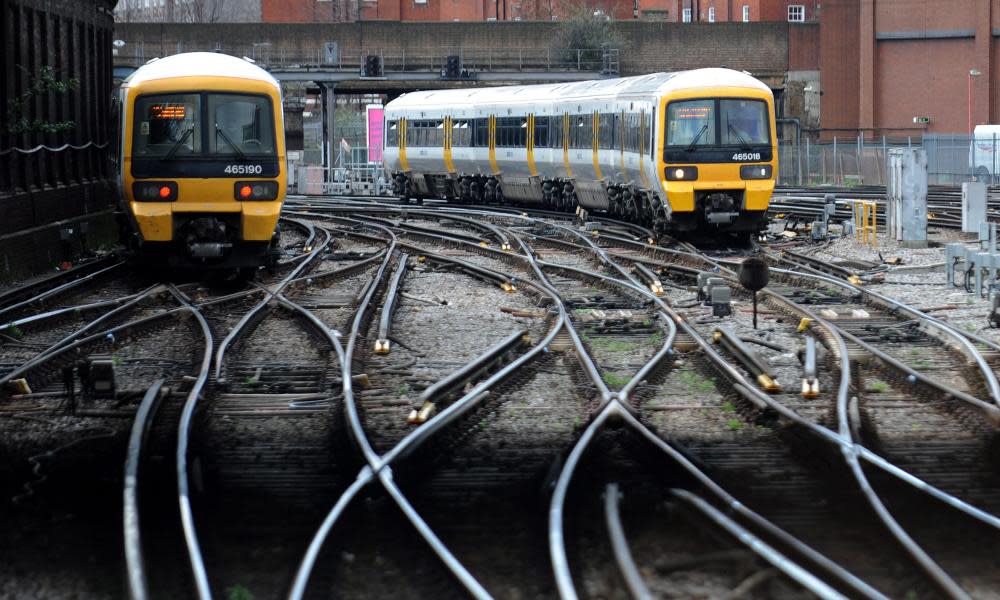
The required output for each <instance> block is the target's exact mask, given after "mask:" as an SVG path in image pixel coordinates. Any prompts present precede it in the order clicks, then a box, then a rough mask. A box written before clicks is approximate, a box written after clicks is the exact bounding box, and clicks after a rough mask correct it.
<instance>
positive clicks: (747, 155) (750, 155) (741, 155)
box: [733, 152, 760, 161]
mask: <svg viewBox="0 0 1000 600" xmlns="http://www.w3.org/2000/svg"><path fill="white" fill-rule="evenodd" d="M733 160H735V161H742V160H760V152H737V153H736V154H734V155H733Z"/></svg>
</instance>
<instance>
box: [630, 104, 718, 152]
mask: <svg viewBox="0 0 1000 600" xmlns="http://www.w3.org/2000/svg"><path fill="white" fill-rule="evenodd" d="M715 121H716V110H715V100H684V101H681V102H671V103H670V104H669V105H668V106H667V142H666V144H667V145H668V146H712V145H715V144H716V143H718V142H717V141H716V125H715ZM647 131H648V129H647Z"/></svg>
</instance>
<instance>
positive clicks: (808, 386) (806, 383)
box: [802, 379, 819, 398]
mask: <svg viewBox="0 0 1000 600" xmlns="http://www.w3.org/2000/svg"><path fill="white" fill-rule="evenodd" d="M802 397H803V398H819V381H817V380H815V379H803V380H802Z"/></svg>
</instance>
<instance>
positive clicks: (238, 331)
mask: <svg viewBox="0 0 1000 600" xmlns="http://www.w3.org/2000/svg"><path fill="white" fill-rule="evenodd" d="M330 239H331V236H330V234H329V233H326V239H325V240H323V241H322V242H321V243H320V244H318V245H317V246H316V247H315V248H314V249H313V250H312V252H310V253H309V254H307V255H306V256H307V257H308V258H306V259H305V260H303V261H302V262H301V264H299V265H298V266H297V267H295V269H293V270H292V272H291V273H289V274H288V275H286V276H285V277H284V278H283V279H282V280H281V281H279V282H278V283H277V284H276V285H275V286H274V289H273V290H270V289H265V290H264V292H265V293H266V294H267V296H266V297H265V298H264V299H263V300H261V301H260V302H259V303H257V304H256V305H255V306H254V307H253V308H251V309H250V310H248V311H247V312H246V313H245V314H244V315H243V317H242V318H241V319H240V320H239V321H238V322H237V323H236V325H234V326H233V328H232V329H230V330H229V333H228V334H226V337H225V338H224V339H223V340H222V342H221V343H220V344H219V347H218V348H217V349H216V350H215V380H216V381H217V382H220V383H221V382H222V381H224V380H223V378H222V367H223V365H224V364H225V356H226V350H228V349H229V346H230V345H231V344H232V343H233V341H235V340H236V338H238V337H239V336H240V335H242V333H243V330H244V329H245V328H246V327H247V325H248V324H249V323H250V322H251V321H252V320H253V319H255V318H257V316H258V315H259V314H260V313H261V311H263V310H264V308H265V307H267V306H268V304H269V303H270V302H271V299H272V298H274V296H275V295H276V294H278V293H279V292H281V290H283V289H284V288H285V287H286V286H288V284H289V283H291V281H292V280H294V279H295V278H296V277H298V276H299V274H300V273H301V272H302V271H303V270H304V269H305V268H306V267H307V266H308V265H310V264H311V263H312V262H313V261H314V260H315V259H316V258H317V257H318V256H319V255H320V253H321V252H322V251H323V250H324V249H326V247H327V245H328V244H329V243H330Z"/></svg>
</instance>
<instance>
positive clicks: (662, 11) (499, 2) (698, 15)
mask: <svg viewBox="0 0 1000 600" xmlns="http://www.w3.org/2000/svg"><path fill="white" fill-rule="evenodd" d="M132 1H133V2H134V1H139V0H132ZM171 1H175V0H171ZM581 11H582V12H586V13H591V12H593V13H595V14H599V15H604V16H606V17H608V18H609V19H612V20H616V21H622V20H628V19H644V20H657V21H671V22H681V21H691V22H695V21H700V22H727V21H729V22H731V21H737V22H738V21H815V20H816V19H817V18H818V15H819V0H260V15H261V20H262V21H263V22H265V23H309V22H345V21H355V20H357V19H358V18H360V19H361V20H364V21H375V20H378V21H405V22H409V21H490V20H496V21H551V20H558V19H560V18H566V17H568V16H570V15H573V14H576V13H579V12H581Z"/></svg>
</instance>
